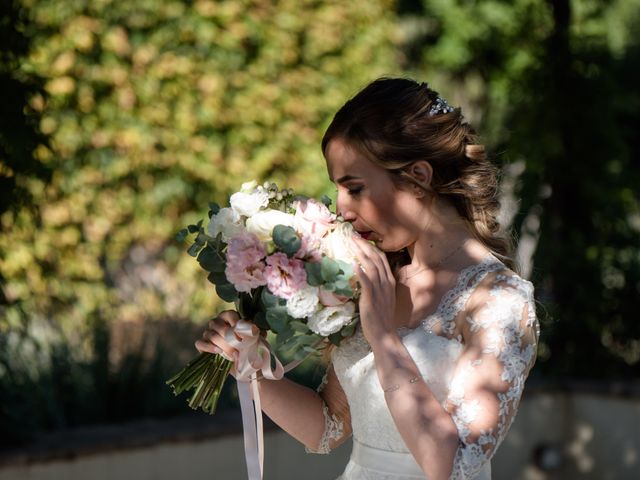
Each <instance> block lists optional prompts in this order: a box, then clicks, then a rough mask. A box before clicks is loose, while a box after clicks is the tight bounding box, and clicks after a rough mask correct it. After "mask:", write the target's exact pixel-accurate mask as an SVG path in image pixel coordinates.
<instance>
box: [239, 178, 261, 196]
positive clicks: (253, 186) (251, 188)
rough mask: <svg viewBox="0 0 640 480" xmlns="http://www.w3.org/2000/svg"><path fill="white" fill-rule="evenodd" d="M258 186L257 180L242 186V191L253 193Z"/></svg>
mask: <svg viewBox="0 0 640 480" xmlns="http://www.w3.org/2000/svg"><path fill="white" fill-rule="evenodd" d="M257 186H258V182H256V181H255V180H251V181H250V182H244V183H243V184H242V185H240V191H241V192H243V193H252V192H253V191H254V190H255V189H256V187H257Z"/></svg>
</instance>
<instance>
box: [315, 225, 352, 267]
mask: <svg viewBox="0 0 640 480" xmlns="http://www.w3.org/2000/svg"><path fill="white" fill-rule="evenodd" d="M353 232H354V230H353V226H352V225H351V224H350V223H348V222H343V223H339V224H338V226H337V227H336V228H335V229H334V230H333V231H332V232H331V233H329V235H327V236H326V237H324V238H323V239H322V251H323V253H324V254H325V255H327V256H328V257H329V258H332V259H334V260H342V261H343V262H345V263H347V264H349V265H352V264H353V263H354V262H355V261H356V256H355V254H354V253H353V249H352V243H353V240H352V239H351V237H352V235H353Z"/></svg>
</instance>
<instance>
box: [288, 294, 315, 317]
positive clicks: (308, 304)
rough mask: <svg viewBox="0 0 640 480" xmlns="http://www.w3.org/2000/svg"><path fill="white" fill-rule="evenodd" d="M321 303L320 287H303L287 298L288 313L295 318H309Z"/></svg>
mask: <svg viewBox="0 0 640 480" xmlns="http://www.w3.org/2000/svg"><path fill="white" fill-rule="evenodd" d="M319 303H320V299H319V298H318V287H308V288H303V289H302V290H298V291H297V292H296V293H294V294H293V295H292V296H291V297H289V299H288V300H287V313H288V314H289V315H291V316H292V317H293V318H307V317H308V316H309V315H313V314H314V313H315V312H316V310H318V306H319Z"/></svg>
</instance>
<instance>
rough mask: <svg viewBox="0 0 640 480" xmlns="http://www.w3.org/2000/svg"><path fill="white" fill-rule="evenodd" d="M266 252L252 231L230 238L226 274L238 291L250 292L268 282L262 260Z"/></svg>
mask: <svg viewBox="0 0 640 480" xmlns="http://www.w3.org/2000/svg"><path fill="white" fill-rule="evenodd" d="M266 254H267V252H266V251H265V248H264V245H263V244H262V242H260V240H258V237H256V236H255V235H253V234H251V233H242V234H240V235H238V236H236V237H233V238H231V240H229V244H228V246H227V266H226V268H225V270H224V274H225V276H226V277H227V280H229V281H230V282H231V283H232V284H233V286H234V287H235V288H236V290H237V291H239V292H250V291H251V290H252V289H254V288H257V287H259V286H261V285H265V284H266V283H267V281H266V279H265V264H264V262H263V261H262V259H263V258H264V257H265V255H266Z"/></svg>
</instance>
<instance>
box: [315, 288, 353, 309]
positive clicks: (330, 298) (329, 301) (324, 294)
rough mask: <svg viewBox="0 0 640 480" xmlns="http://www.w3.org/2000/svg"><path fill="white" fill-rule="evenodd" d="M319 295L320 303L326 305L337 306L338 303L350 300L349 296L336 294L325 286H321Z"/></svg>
mask: <svg viewBox="0 0 640 480" xmlns="http://www.w3.org/2000/svg"><path fill="white" fill-rule="evenodd" d="M318 297H319V298H320V303H321V304H322V305H324V306H325V307H337V306H338V305H342V304H343V303H345V302H346V301H347V300H349V298H348V297H345V296H343V295H336V294H335V293H333V292H329V291H327V290H325V289H324V288H320V290H319V292H318Z"/></svg>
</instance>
